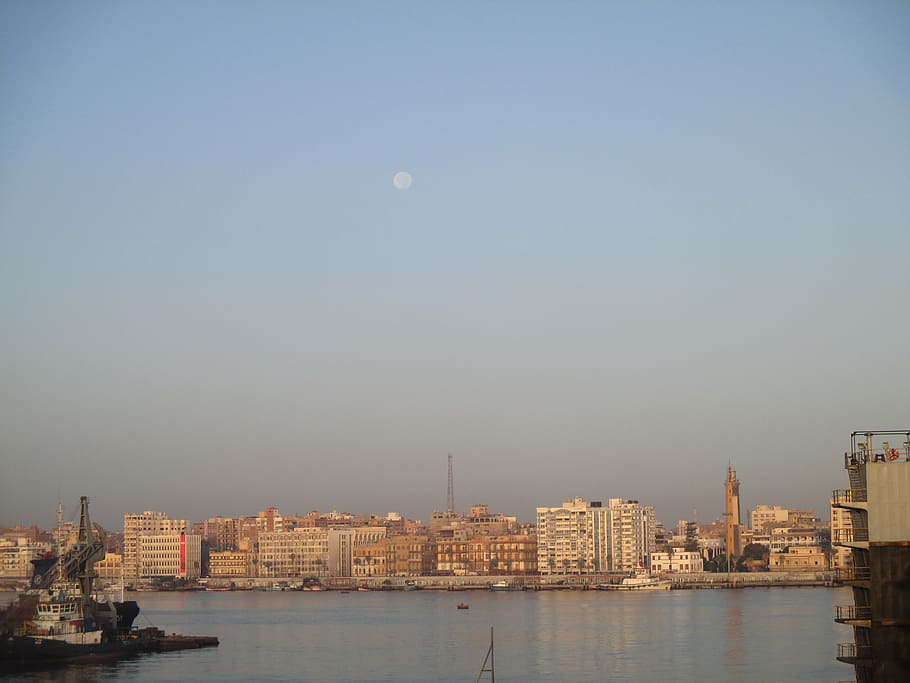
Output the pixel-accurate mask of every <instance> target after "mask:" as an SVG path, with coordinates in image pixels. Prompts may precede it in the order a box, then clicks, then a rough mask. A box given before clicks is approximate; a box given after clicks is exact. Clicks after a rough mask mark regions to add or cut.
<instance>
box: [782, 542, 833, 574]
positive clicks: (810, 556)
mask: <svg viewBox="0 0 910 683" xmlns="http://www.w3.org/2000/svg"><path fill="white" fill-rule="evenodd" d="M768 568H769V569H770V570H771V571H772V572H798V571H808V570H820V571H821V570H824V569H825V552H824V551H823V550H822V549H821V547H820V546H817V545H816V546H800V547H791V548H790V551H789V552H786V553H771V555H770V558H769V561H768Z"/></svg>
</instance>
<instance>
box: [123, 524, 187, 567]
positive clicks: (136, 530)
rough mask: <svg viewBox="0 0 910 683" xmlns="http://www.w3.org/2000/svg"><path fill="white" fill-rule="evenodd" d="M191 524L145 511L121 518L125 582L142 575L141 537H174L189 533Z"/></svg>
mask: <svg viewBox="0 0 910 683" xmlns="http://www.w3.org/2000/svg"><path fill="white" fill-rule="evenodd" d="M191 528H192V524H191V523H190V522H189V521H188V520H185V519H168V516H167V515H166V514H165V513H163V512H156V511H154V510H146V511H145V512H142V513H131V512H128V513H127V514H125V515H124V516H123V573H124V576H125V577H126V579H127V580H134V579H137V578H139V577H140V576H141V575H142V571H141V570H142V567H141V564H140V560H139V543H140V538H141V537H143V536H159V535H165V536H167V535H174V534H179V533H181V532H184V533H186V532H189V531H190V529H191ZM200 538H201V537H200Z"/></svg>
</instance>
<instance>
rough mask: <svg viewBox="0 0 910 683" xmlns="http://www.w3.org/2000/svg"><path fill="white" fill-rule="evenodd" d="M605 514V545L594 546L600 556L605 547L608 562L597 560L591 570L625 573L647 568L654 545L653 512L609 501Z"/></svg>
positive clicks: (630, 503) (637, 505)
mask: <svg viewBox="0 0 910 683" xmlns="http://www.w3.org/2000/svg"><path fill="white" fill-rule="evenodd" d="M607 513H608V515H609V517H608V524H607V525H606V527H605V528H604V531H605V533H606V536H607V538H606V540H607V542H606V544H603V543H602V542H601V543H598V544H597V545H599V546H600V550H601V552H602V550H603V546H604V545H605V546H606V548H605V549H606V551H607V558H606V562H603V560H602V559H601V558H597V559H596V560H595V562H594V563H593V568H594V570H595V571H596V568H597V567H604V568H605V569H606V570H607V571H613V572H617V571H626V572H628V571H637V570H639V569H643V568H646V567H647V566H648V558H649V557H650V555H651V553H652V552H653V551H654V550H656V545H657V520H656V516H655V514H654V508H653V507H651V506H650V505H641V504H640V503H639V502H638V501H637V500H623V499H622V498H611V499H610V503H609V508H608V510H607ZM595 526H596V525H595ZM598 554H599V553H598Z"/></svg>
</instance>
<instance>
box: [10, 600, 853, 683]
mask: <svg viewBox="0 0 910 683" xmlns="http://www.w3.org/2000/svg"><path fill="white" fill-rule="evenodd" d="M140 597H141V603H142V607H143V612H144V614H145V616H146V618H147V619H148V621H150V622H151V623H154V624H155V625H157V626H159V627H160V628H163V629H165V630H166V631H168V632H171V631H182V632H193V633H199V634H211V635H217V636H218V637H219V638H220V639H221V646H220V647H219V648H212V649H206V650H194V651H184V652H175V653H168V654H162V655H154V656H148V657H140V658H137V659H135V660H128V661H125V662H120V663H118V664H116V665H109V666H103V667H71V668H68V669H65V670H58V671H54V672H49V673H43V674H36V675H31V676H27V677H17V678H14V679H12V680H21V681H25V680H28V681H59V680H62V681H74V682H77V683H82V682H86V683H87V682H89V681H92V682H94V681H156V682H158V681H182V680H194V681H219V682H220V681H261V680H270V681H306V682H308V683H341V682H342V681H364V682H373V681H375V682H379V681H389V682H392V681H395V682H400V683H411V682H413V683H418V682H423V681H430V680H432V681H441V682H443V683H456V682H458V683H460V682H463V681H473V680H475V679H476V678H477V674H478V672H479V670H480V666H481V664H482V662H483V657H484V655H485V654H486V650H487V647H488V645H489V635H490V630H489V629H490V626H493V627H494V628H495V632H496V680H497V681H499V682H500V683H509V682H510V681H513V682H516V683H517V682H518V681H521V682H523V683H527V682H533V681H573V682H577V683H585V682H591V683H594V682H595V681H597V682H600V681H650V680H698V681H718V682H720V681H729V680H738V681H769V680H820V679H825V680H837V679H838V677H840V678H843V677H845V674H849V671H847V670H846V669H847V667H845V666H844V665H841V664H839V663H838V662H837V661H836V660H835V659H834V656H833V654H834V643H836V642H838V640H847V639H849V635H846V636H844V634H840V635H838V634H837V633H836V632H835V629H837V628H846V627H841V626H839V625H837V624H835V623H834V622H833V620H832V618H831V615H832V611H833V605H834V604H837V601H838V600H839V601H840V602H842V603H843V602H849V595H847V596H846V597H845V596H844V595H841V594H839V593H838V591H837V590H832V589H824V588H808V589H780V588H771V589H749V590H737V591H730V590H689V591H667V592H664V591H660V592H655V593H642V594H634V593H608V592H600V591H588V592H582V591H566V592H541V593H530V592H529V593H490V592H478V593H445V592H441V593H436V592H430V591H418V592H416V593H381V592H373V593H351V594H347V595H340V594H338V593H315V594H307V593H212V594H195V595H174V594H163V593H158V594H154V593H149V594H143V595H142V596H140ZM462 601H464V602H468V603H470V606H471V608H470V610H457V609H456V605H457V604H458V603H459V602H462ZM747 643H748V647H747V646H746V644H747ZM769 653H773V657H769V656H768V654H769ZM4 680H6V679H4Z"/></svg>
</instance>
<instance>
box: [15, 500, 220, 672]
mask: <svg viewBox="0 0 910 683" xmlns="http://www.w3.org/2000/svg"><path fill="white" fill-rule="evenodd" d="M104 555H105V539H104V535H103V532H101V531H100V529H95V528H94V527H93V526H92V523H91V521H90V519H89V513H88V498H87V497H85V496H83V497H82V499H81V512H80V521H79V534H78V537H77V541H76V543H74V544H73V545H72V546H71V547H70V548H68V549H67V550H66V551H65V552H58V553H57V556H56V557H45V558H41V559H38V560H33V565H34V570H33V573H32V581H31V586H30V588H29V590H28V591H26V593H25V594H23V595H21V596H20V597H19V599H18V600H17V601H16V602H14V603H13V604H12V605H10V606H9V607H8V608H7V609H5V610H3V611H0V671H10V670H13V671H15V670H18V669H22V668H29V667H44V666H49V665H56V664H69V663H73V662H87V661H88V662H100V661H105V660H111V659H123V658H125V657H130V656H133V655H135V654H139V653H143V652H161V651H167V650H175V649H181V650H182V649H188V648H198V647H206V646H209V645H217V644H218V639H217V638H209V637H192V636H165V635H164V633H163V632H162V631H160V630H159V629H156V628H147V629H142V630H136V629H133V621H134V620H135V618H136V616H137V615H138V614H139V605H137V604H136V602H135V601H132V600H129V601H120V602H115V601H113V600H111V599H109V598H104V599H102V600H99V599H96V598H95V597H94V596H93V594H92V582H93V580H94V578H95V572H94V570H93V566H94V564H95V562H98V561H99V560H101V559H103V558H104Z"/></svg>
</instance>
